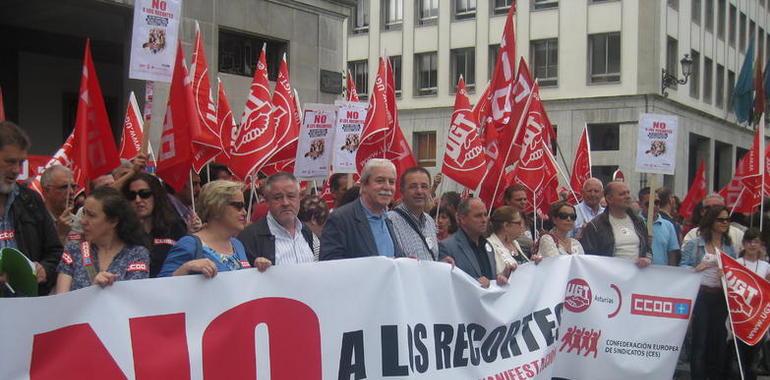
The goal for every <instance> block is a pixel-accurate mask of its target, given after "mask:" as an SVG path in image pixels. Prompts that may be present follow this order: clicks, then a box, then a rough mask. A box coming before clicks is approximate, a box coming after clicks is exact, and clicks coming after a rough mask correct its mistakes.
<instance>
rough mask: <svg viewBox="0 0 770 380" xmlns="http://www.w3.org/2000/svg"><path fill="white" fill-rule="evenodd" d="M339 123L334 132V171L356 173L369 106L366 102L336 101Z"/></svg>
mask: <svg viewBox="0 0 770 380" xmlns="http://www.w3.org/2000/svg"><path fill="white" fill-rule="evenodd" d="M334 104H335V105H336V106H337V124H336V131H335V132H334V147H333V148H332V150H333V151H334V159H333V164H332V171H333V172H334V173H356V151H357V150H358V143H359V142H360V141H361V140H360V138H361V131H362V130H363V129H364V122H366V113H367V111H368V108H369V106H368V105H367V104H366V103H358V102H343V101H336V102H334Z"/></svg>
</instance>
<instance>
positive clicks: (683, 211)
mask: <svg viewBox="0 0 770 380" xmlns="http://www.w3.org/2000/svg"><path fill="white" fill-rule="evenodd" d="M707 194H708V183H707V182H706V163H705V162H704V161H701V163H700V165H698V170H697V171H696V172H695V178H693V180H692V184H691V185H690V190H688V191H687V195H686V196H685V197H684V200H683V201H682V204H681V205H680V206H679V215H681V216H682V217H683V218H685V219H689V218H690V217H691V216H692V212H693V210H695V205H697V204H698V203H699V202H700V201H701V200H703V198H705V197H706V195H707Z"/></svg>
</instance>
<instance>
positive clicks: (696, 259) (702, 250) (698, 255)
mask: <svg viewBox="0 0 770 380" xmlns="http://www.w3.org/2000/svg"><path fill="white" fill-rule="evenodd" d="M722 242H723V243H722V251H723V252H724V253H726V254H728V255H730V257H733V258H735V257H736V254H735V248H733V246H732V245H730V244H727V242H726V241H725V240H724V239H723V240H722ZM705 255H706V241H705V240H703V238H702V237H700V236H698V238H697V239H692V240H690V241H688V242H687V243H685V245H684V247H682V259H681V260H680V261H679V266H682V267H691V268H695V267H696V266H698V264H700V262H701V260H703V256H705Z"/></svg>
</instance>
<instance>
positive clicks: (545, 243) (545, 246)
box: [537, 234, 584, 257]
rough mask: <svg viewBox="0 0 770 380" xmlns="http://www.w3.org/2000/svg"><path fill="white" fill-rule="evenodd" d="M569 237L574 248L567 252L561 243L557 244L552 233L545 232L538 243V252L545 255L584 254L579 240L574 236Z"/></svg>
mask: <svg viewBox="0 0 770 380" xmlns="http://www.w3.org/2000/svg"><path fill="white" fill-rule="evenodd" d="M567 239H569V240H570V246H571V248H572V249H571V250H570V252H567V250H565V249H564V247H562V246H561V244H556V242H555V241H554V240H553V237H551V235H548V234H545V235H543V236H541V237H540V241H539V242H538V243H537V253H538V254H539V255H540V256H543V257H552V256H563V255H582V254H583V253H584V252H583V246H582V245H580V242H579V241H577V240H575V239H573V238H567Z"/></svg>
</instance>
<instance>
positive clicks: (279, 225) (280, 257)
mask: <svg viewBox="0 0 770 380" xmlns="http://www.w3.org/2000/svg"><path fill="white" fill-rule="evenodd" d="M264 195H265V198H266V199H267V205H268V208H269V211H268V213H267V216H265V217H263V218H260V219H259V220H257V221H256V222H255V223H254V224H252V225H250V226H248V227H246V229H244V230H243V231H242V232H241V233H240V235H238V240H240V241H241V242H242V243H243V245H244V246H245V247H246V256H248V258H249V262H250V263H253V264H254V267H256V268H257V269H259V270H260V271H264V270H266V269H267V268H268V267H270V266H271V265H281V264H301V263H310V262H313V261H315V258H314V257H313V252H315V251H314V248H317V247H313V233H312V232H311V231H310V228H308V227H307V226H306V225H305V224H304V223H302V222H300V220H299V219H298V218H297V213H299V201H300V199H299V198H300V194H299V182H298V181H297V178H295V177H294V175H292V174H289V173H285V172H280V173H276V174H273V175H271V176H270V177H268V178H267V181H266V182H265V191H264Z"/></svg>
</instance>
